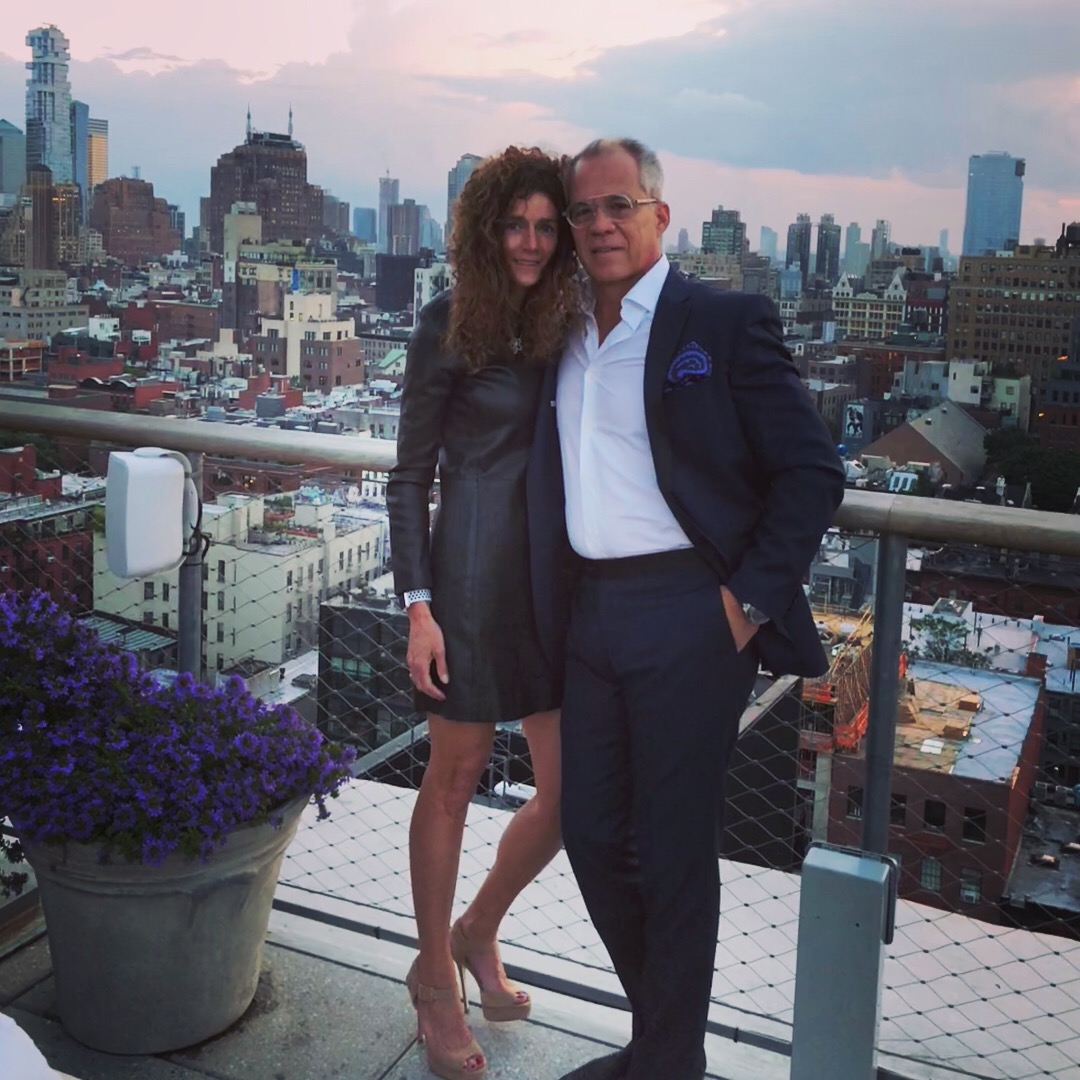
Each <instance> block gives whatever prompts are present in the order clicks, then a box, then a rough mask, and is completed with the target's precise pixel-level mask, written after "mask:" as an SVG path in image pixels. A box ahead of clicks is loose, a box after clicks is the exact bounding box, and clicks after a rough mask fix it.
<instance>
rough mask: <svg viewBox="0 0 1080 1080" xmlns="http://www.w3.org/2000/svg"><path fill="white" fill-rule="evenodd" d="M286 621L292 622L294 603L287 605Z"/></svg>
mask: <svg viewBox="0 0 1080 1080" xmlns="http://www.w3.org/2000/svg"><path fill="white" fill-rule="evenodd" d="M285 621H286V622H292V604H286V605H285Z"/></svg>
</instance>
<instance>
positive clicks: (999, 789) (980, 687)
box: [829, 660, 1044, 922]
mask: <svg viewBox="0 0 1080 1080" xmlns="http://www.w3.org/2000/svg"><path fill="white" fill-rule="evenodd" d="M1043 711H1044V695H1043V688H1042V683H1041V681H1040V680H1039V679H1038V678H1029V677H1026V676H1023V675H1018V674H1012V673H1008V672H1002V671H975V670H971V669H968V668H962V667H958V666H955V665H952V664H946V663H932V662H927V661H922V660H920V661H916V662H913V663H912V664H910V666H909V667H908V669H907V673H906V677H905V678H904V679H903V680H902V686H901V692H900V696H899V701H898V702H897V727H896V743H895V752H894V760H893V774H892V803H891V812H890V830H889V834H890V835H889V852H890V853H891V854H895V855H898V856H899V857H900V862H901V876H900V896H901V897H902V898H904V899H906V900H914V901H918V902H919V903H924V904H929V905H931V906H932V907H938V908H943V909H944V910H946V911H963V912H965V913H966V914H968V915H971V916H973V917H974V918H979V919H983V920H985V921H987V922H998V921H1000V916H999V909H998V901H999V900H1000V898H1001V896H1002V894H1003V893H1005V891H1006V884H1007V882H1008V879H1009V874H1010V872H1011V870H1012V868H1013V864H1014V862H1015V860H1016V856H1017V854H1018V852H1019V850H1020V841H1021V836H1022V833H1023V828H1024V821H1025V818H1026V816H1027V808H1028V800H1029V799H1030V797H1031V793H1032V790H1033V787H1034V783H1035V777H1036V769H1037V763H1038V755H1039V747H1040V743H1041V736H1042V723H1043ZM865 783H866V762H865V759H864V756H863V751H862V749H861V748H860V750H859V751H857V752H856V753H852V754H837V755H835V756H834V758H833V761H832V788H831V793H830V797H829V841H830V842H831V843H835V844H845V845H853V846H857V845H858V842H859V838H860V834H861V830H862V816H863V795H864V791H865Z"/></svg>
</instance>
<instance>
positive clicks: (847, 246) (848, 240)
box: [844, 221, 862, 274]
mask: <svg viewBox="0 0 1080 1080" xmlns="http://www.w3.org/2000/svg"><path fill="white" fill-rule="evenodd" d="M861 241H862V227H861V226H860V225H859V223H858V222H857V221H853V222H851V224H850V225H848V227H847V228H846V229H845V230H844V273H846V274H850V273H851V265H850V264H851V257H852V255H854V254H855V245H856V244H858V243H860V242H861Z"/></svg>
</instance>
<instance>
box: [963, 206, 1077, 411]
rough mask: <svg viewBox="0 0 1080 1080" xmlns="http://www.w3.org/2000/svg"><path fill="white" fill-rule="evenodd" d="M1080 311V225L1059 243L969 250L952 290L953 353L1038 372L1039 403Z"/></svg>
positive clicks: (1032, 373) (1035, 386)
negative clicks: (1006, 250) (996, 251)
mask: <svg viewBox="0 0 1080 1080" xmlns="http://www.w3.org/2000/svg"><path fill="white" fill-rule="evenodd" d="M1078 316H1080V224H1073V225H1070V226H1068V228H1066V229H1064V230H1063V231H1062V234H1061V237H1060V238H1059V239H1058V241H1057V243H1056V244H1055V245H1053V246H1052V247H1051V246H1042V245H1040V246H1036V245H1034V244H1021V245H1019V246H1018V247H1017V248H1016V250H1015V251H1014V252H1013V253H1012V254H1010V255H999V256H997V257H991V256H988V255H971V256H964V257H963V258H961V260H960V269H959V273H958V275H957V280H956V281H955V282H954V283H953V285H952V287H951V289H950V291H949V332H948V344H947V350H948V351H947V356H948V357H949V358H950V359H951V358H953V357H958V358H962V359H969V360H985V361H987V362H988V363H990V364H992V365H993V366H994V367H995V369H997V368H999V367H1001V366H1003V365H1008V366H1011V367H1014V368H1016V369H1017V370H1018V371H1019V373H1020V374H1026V375H1030V376H1031V382H1032V391H1033V393H1034V394H1035V396H1036V399H1037V400H1038V401H1039V402H1040V404H1041V402H1042V401H1044V400H1045V397H1046V391H1047V389H1048V386H1049V383H1050V381H1051V379H1052V378H1054V374H1055V371H1056V369H1057V366H1058V362H1059V358H1060V357H1063V356H1065V355H1066V354H1067V353H1068V350H1069V344H1070V337H1071V333H1072V329H1073V325H1074V323H1075V321H1076V319H1077V317H1078Z"/></svg>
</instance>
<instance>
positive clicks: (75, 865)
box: [24, 799, 307, 1054]
mask: <svg viewBox="0 0 1080 1080" xmlns="http://www.w3.org/2000/svg"><path fill="white" fill-rule="evenodd" d="M306 803H307V800H306V799H297V800H295V801H294V802H292V803H290V804H289V805H288V806H287V807H285V810H284V816H285V823H284V825H283V826H282V828H280V829H273V828H271V827H270V826H269V825H259V826H254V827H245V828H242V829H238V830H237V831H236V832H234V833H233V834H232V835H231V836H230V837H229V840H228V843H227V844H226V845H225V846H224V847H223V848H222V849H221V850H220V851H218V852H215V854H214V855H213V856H211V859H210V861H209V862H208V863H206V864H203V863H200V862H198V861H196V862H187V861H186V860H184V859H182V858H180V857H179V856H170V857H169V858H168V859H167V860H166V862H165V864H164V865H163V866H142V865H140V864H131V863H124V862H119V863H110V864H108V865H105V866H102V865H99V863H98V859H97V848H96V847H95V846H93V845H83V844H66V845H64V846H63V847H57V848H54V847H31V846H30V845H24V846H25V847H26V852H27V858H28V860H29V861H30V863H31V864H32V866H33V868H34V871H35V873H36V874H37V877H38V887H39V889H40V891H41V905H42V908H43V910H44V913H45V925H46V929H47V930H48V935H49V950H50V952H51V953H52V963H53V973H54V975H55V978H56V997H57V1007H58V1010H59V1013H60V1020H61V1022H62V1023H63V1025H64V1028H65V1029H66V1030H67V1032H68V1033H69V1034H70V1035H71V1036H72V1037H73V1038H75V1039H78V1041H79V1042H81V1043H84V1044H85V1045H87V1046H90V1047H93V1048H94V1049H95V1050H105V1051H107V1052H109V1053H113V1054H156V1053H161V1052H163V1051H166V1050H177V1049H179V1048H181V1047H184V1046H191V1045H192V1044H193V1043H197V1042H201V1041H202V1040H203V1039H208V1038H210V1037H211V1036H212V1035H216V1034H217V1033H218V1032H220V1031H223V1030H224V1029H225V1028H227V1027H228V1026H229V1025H230V1024H231V1023H233V1022H234V1021H235V1020H237V1019H238V1018H239V1017H240V1016H241V1015H242V1014H243V1012H244V1010H245V1009H246V1008H247V1007H248V1005H249V1004H251V999H252V997H254V995H255V986H256V984H257V982H258V978H259V968H260V964H261V961H262V950H263V941H264V939H265V937H266V926H267V923H268V922H269V919H270V905H271V902H272V901H273V897H274V889H275V887H276V886H277V879H278V872H279V871H280V869H281V860H282V857H283V856H284V854H285V849H286V848H287V847H288V845H289V843H290V841H291V840H292V838H293V836H294V835H295V834H296V827H297V825H298V824H299V821H300V814H301V812H302V810H303V808H304V806H305V805H306Z"/></svg>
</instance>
